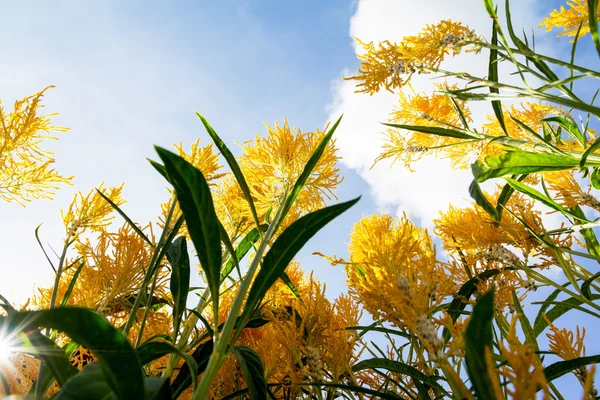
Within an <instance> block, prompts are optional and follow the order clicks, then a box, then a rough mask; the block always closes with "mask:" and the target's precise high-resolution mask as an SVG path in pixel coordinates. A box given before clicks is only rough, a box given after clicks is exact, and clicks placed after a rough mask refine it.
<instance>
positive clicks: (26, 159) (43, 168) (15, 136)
mask: <svg viewBox="0 0 600 400" xmlns="http://www.w3.org/2000/svg"><path fill="white" fill-rule="evenodd" d="M51 87H53V86H48V87H47V88H45V89H44V90H42V91H41V92H39V93H37V94H35V95H33V96H29V97H25V98H24V99H23V100H18V101H15V105H14V109H13V111H11V112H9V113H7V112H5V111H4V108H3V107H1V106H0V199H1V200H4V201H6V202H12V201H14V202H17V203H19V204H21V205H24V203H25V202H28V201H31V200H32V199H40V198H42V199H52V197H53V196H54V193H55V192H56V190H58V188H59V187H58V185H59V184H69V183H70V181H71V179H72V178H73V177H63V176H62V175H60V174H59V173H58V172H57V171H56V170H54V169H53V168H52V164H54V159H53V158H52V157H51V156H52V153H51V152H49V151H47V150H43V149H42V148H40V144H41V143H42V142H43V141H44V140H45V139H57V137H56V136H54V134H53V133H52V132H66V131H68V129H67V128H64V127H60V126H52V125H51V124H50V118H49V117H52V116H55V115H57V114H47V115H38V114H37V112H38V110H39V109H40V108H42V105H41V99H42V97H43V95H44V92H45V91H46V90H48V89H49V88H51ZM1 104H2V102H1V101H0V105H1Z"/></svg>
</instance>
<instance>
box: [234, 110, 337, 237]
mask: <svg viewBox="0 0 600 400" xmlns="http://www.w3.org/2000/svg"><path fill="white" fill-rule="evenodd" d="M266 127H267V130H268V136H267V137H260V136H259V135H257V137H256V139H255V140H253V141H249V142H246V143H244V145H243V146H242V149H243V154H242V156H241V157H240V158H239V159H238V162H239V164H240V168H241V169H242V172H243V174H244V176H245V177H246V180H247V181H248V185H249V186H250V191H251V193H252V196H253V198H254V202H255V206H256V209H257V213H258V215H259V219H260V220H261V222H262V219H264V218H265V216H266V215H267V212H268V211H269V210H275V209H277V206H278V205H279V203H280V202H281V201H282V200H283V195H284V194H285V193H287V192H289V191H290V190H291V189H292V187H293V185H294V183H295V182H296V180H297V179H298V177H300V175H301V174H302V171H303V170H304V166H305V165H306V163H307V162H308V160H309V159H310V156H311V155H312V153H313V152H314V150H315V149H316V147H317V146H318V144H319V143H320V141H321V140H322V139H323V137H324V136H325V132H322V131H315V132H308V133H306V132H304V133H303V132H301V131H300V130H299V129H297V128H290V126H289V125H288V123H287V121H286V120H285V119H284V122H283V125H282V126H280V125H279V124H278V123H276V124H275V126H273V127H270V126H268V125H266ZM336 150H337V149H336V147H335V141H333V140H332V141H330V142H329V144H328V145H327V147H326V149H325V151H324V153H323V155H322V156H321V158H320V159H319V162H318V163H317V165H316V166H315V168H314V170H313V173H312V174H311V175H310V176H309V178H308V180H307V181H306V184H305V186H304V188H303V189H302V191H301V192H300V194H299V195H298V198H297V200H296V202H295V204H294V206H293V207H292V209H291V210H290V213H289V214H288V217H287V218H286V220H285V221H284V226H286V225H289V224H290V223H292V222H293V221H294V220H296V219H297V218H299V217H300V216H301V215H302V214H305V213H307V212H311V211H315V210H317V209H320V208H322V207H324V206H325V199H331V198H336V196H335V195H334V193H333V191H334V190H335V188H336V186H337V185H338V184H339V183H340V182H341V181H342V179H341V178H340V176H339V169H338V168H337V166H336V164H337V160H338V156H337V155H336ZM249 212H250V211H249V210H248V211H247V213H248V217H251V215H249Z"/></svg>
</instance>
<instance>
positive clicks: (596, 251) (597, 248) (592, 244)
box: [569, 206, 600, 263]
mask: <svg viewBox="0 0 600 400" xmlns="http://www.w3.org/2000/svg"><path fill="white" fill-rule="evenodd" d="M569 211H571V213H573V214H574V215H577V217H578V219H580V220H587V218H586V217H585V214H584V213H583V210H582V209H581V207H579V206H575V207H573V208H571V209H570V210H569ZM579 233H580V234H581V236H582V237H583V239H584V240H585V245H586V247H587V249H588V251H589V252H590V254H592V255H594V256H600V243H598V238H597V237H596V234H595V233H594V230H593V229H592V228H585V229H581V230H580V231H579ZM598 262H599V263H600V261H598Z"/></svg>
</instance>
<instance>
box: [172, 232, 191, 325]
mask: <svg viewBox="0 0 600 400" xmlns="http://www.w3.org/2000/svg"><path fill="white" fill-rule="evenodd" d="M167 260H168V261H169V264H171V279H170V281H169V285H170V289H171V294H172V295H173V332H174V333H173V334H174V335H175V336H174V337H176V335H177V333H178V332H179V325H180V323H181V317H182V316H183V312H184V311H185V305H186V303H187V298H188V292H189V289H190V256H189V254H188V249H187V242H186V238H185V236H180V237H178V238H177V239H175V240H174V241H173V243H171V245H170V246H169V247H168V249H167Z"/></svg>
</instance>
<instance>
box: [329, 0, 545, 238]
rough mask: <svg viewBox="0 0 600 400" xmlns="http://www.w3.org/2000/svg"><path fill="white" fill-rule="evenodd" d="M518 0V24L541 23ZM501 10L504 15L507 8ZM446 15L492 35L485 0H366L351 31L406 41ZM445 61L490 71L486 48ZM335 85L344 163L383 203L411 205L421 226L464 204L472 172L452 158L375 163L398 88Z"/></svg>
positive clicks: (407, 208)
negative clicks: (366, 90) (361, 89)
mask: <svg viewBox="0 0 600 400" xmlns="http://www.w3.org/2000/svg"><path fill="white" fill-rule="evenodd" d="M512 4H513V5H512V9H511V11H512V14H513V15H514V16H515V18H514V19H515V20H514V21H513V22H514V24H515V29H516V30H517V31H519V32H520V31H521V26H524V27H526V28H527V29H529V28H530V27H535V26H537V24H538V23H539V21H540V16H538V15H536V13H535V9H534V1H532V0H526V1H519V2H513V3H512ZM500 15H503V13H502V10H501V11H500ZM442 19H452V20H455V21H461V22H463V23H465V24H466V25H468V26H469V27H470V28H472V29H475V30H476V32H477V33H479V34H481V35H483V36H487V37H489V32H490V31H491V20H490V17H489V16H488V14H487V12H486V10H485V8H484V6H483V4H482V3H481V1H480V0H451V1H449V0H422V1H419V2H418V3H411V5H407V2H404V1H395V0H362V1H359V3H358V6H357V10H356V13H355V14H354V16H353V17H352V19H351V24H350V36H351V37H352V38H354V37H358V38H360V39H361V40H362V41H365V42H369V41H374V42H378V41H382V40H390V41H400V40H401V39H402V37H404V36H407V35H414V34H417V33H418V32H419V31H420V30H421V29H422V28H423V27H424V26H425V25H426V24H435V23H437V22H439V21H440V20H442ZM539 48H540V46H538V49H539ZM355 51H356V52H357V53H360V52H361V51H362V49H359V48H358V47H356V45H355ZM443 68H444V69H447V70H451V71H469V72H470V73H472V74H474V75H476V76H486V75H487V54H486V53H485V52H482V53H481V54H480V55H473V54H463V55H460V56H458V57H456V58H453V59H448V60H447V62H445V63H444V64H443ZM353 74H354V72H351V71H348V70H344V71H343V72H342V76H350V75H353ZM411 85H412V87H413V88H414V90H415V92H431V91H432V89H433V84H432V80H431V76H417V77H415V78H413V79H412V80H411ZM332 90H333V101H332V104H331V105H330V108H329V111H330V119H333V118H335V117H336V116H337V115H339V114H341V113H344V120H343V123H342V124H341V125H340V127H339V129H338V131H337V132H336V135H337V144H338V146H339V148H340V152H341V155H342V157H343V162H344V163H345V164H346V165H347V166H348V167H350V168H353V169H355V170H356V171H357V172H358V173H359V174H360V175H361V176H362V177H363V178H364V179H365V181H366V182H367V183H368V184H369V185H370V187H371V190H372V193H373V195H374V197H375V199H376V201H377V202H378V204H379V205H380V206H381V207H382V208H389V207H394V208H396V209H397V213H398V214H401V213H403V212H406V213H407V214H408V215H409V216H410V217H411V218H416V219H420V220H421V224H422V225H423V226H426V227H431V226H432V220H433V219H435V218H436V217H437V216H438V213H439V211H440V210H443V209H445V208H447V206H448V204H449V203H452V204H455V205H461V204H463V205H464V204H466V202H467V201H469V195H468V186H469V184H470V182H471V180H472V177H471V173H470V171H452V170H451V168H450V165H449V162H448V160H439V159H435V158H433V157H426V158H424V159H422V160H421V161H419V162H417V163H415V164H414V165H413V169H414V170H415V171H416V172H414V173H411V172H410V171H408V170H407V169H406V168H404V167H403V166H402V165H401V164H397V165H394V166H393V167H392V168H391V169H390V168H389V163H378V164H377V165H375V166H374V167H373V168H371V166H372V165H373V161H374V160H375V158H376V157H377V156H378V155H379V154H380V153H381V150H380V149H381V146H382V144H383V135H382V134H381V132H382V131H383V129H382V126H381V124H380V122H384V121H385V120H386V119H387V117H388V115H389V112H390V111H391V110H392V108H393V107H394V105H395V104H396V101H397V96H396V95H393V94H391V93H387V92H385V91H382V92H379V93H377V94H376V95H373V96H369V95H366V94H361V93H354V91H355V82H353V81H343V82H339V81H336V82H335V83H334V84H333V88H332ZM470 107H471V109H472V111H473V116H474V119H475V122H481V121H482V119H483V116H484V115H485V114H486V113H489V110H488V107H489V105H488V104H486V103H477V104H471V105H470Z"/></svg>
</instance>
